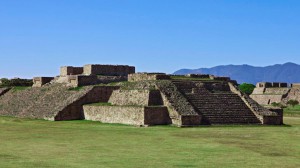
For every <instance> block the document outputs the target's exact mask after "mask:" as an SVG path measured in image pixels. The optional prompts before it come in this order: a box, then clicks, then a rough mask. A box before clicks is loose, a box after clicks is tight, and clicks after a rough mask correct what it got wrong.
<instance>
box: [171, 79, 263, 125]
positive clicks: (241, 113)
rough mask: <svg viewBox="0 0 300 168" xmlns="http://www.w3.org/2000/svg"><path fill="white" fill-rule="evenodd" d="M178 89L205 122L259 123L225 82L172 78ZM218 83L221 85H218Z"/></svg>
mask: <svg viewBox="0 0 300 168" xmlns="http://www.w3.org/2000/svg"><path fill="white" fill-rule="evenodd" d="M172 82H173V83H174V84H175V85H176V87H177V88H178V89H179V91H180V92H181V93H182V94H183V95H185V97H186V98H187V100H188V101H189V102H190V103H191V104H192V105H193V106H194V107H195V108H196V109H197V111H198V112H199V113H200V114H201V115H202V116H203V123H206V124H260V123H261V122H260V121H259V120H258V119H257V117H256V116H255V115H254V114H253V112H252V111H251V110H250V109H249V108H248V107H247V105H246V104H245V102H244V101H243V100H242V99H241V98H240V97H239V96H238V95H237V94H234V93H232V92H231V91H230V89H229V87H228V84H227V83H219V84H218V83H213V82H200V81H191V80H189V81H188V80H173V81H172ZM219 85H222V86H221V87H219ZM216 86H217V87H216Z"/></svg>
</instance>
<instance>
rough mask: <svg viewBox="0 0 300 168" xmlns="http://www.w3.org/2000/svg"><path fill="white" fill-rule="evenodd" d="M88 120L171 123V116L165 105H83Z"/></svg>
mask: <svg viewBox="0 0 300 168" xmlns="http://www.w3.org/2000/svg"><path fill="white" fill-rule="evenodd" d="M83 111H84V116H85V119H86V120H92V121H100V122H103V123H121V124H130V125H161V124H169V123H170V118H169V117H168V111H167V108H165V107H141V106H94V105H84V106H83Z"/></svg>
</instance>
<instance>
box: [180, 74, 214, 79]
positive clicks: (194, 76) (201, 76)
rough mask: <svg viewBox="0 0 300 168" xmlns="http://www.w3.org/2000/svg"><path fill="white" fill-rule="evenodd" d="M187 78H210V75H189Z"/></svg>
mask: <svg viewBox="0 0 300 168" xmlns="http://www.w3.org/2000/svg"><path fill="white" fill-rule="evenodd" d="M186 76H187V77H190V78H209V75H208V74H187V75H186Z"/></svg>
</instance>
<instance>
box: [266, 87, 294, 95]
mask: <svg viewBox="0 0 300 168" xmlns="http://www.w3.org/2000/svg"><path fill="white" fill-rule="evenodd" d="M289 90H290V88H265V90H264V93H263V94H273V95H285V94H287V93H288V92H289Z"/></svg>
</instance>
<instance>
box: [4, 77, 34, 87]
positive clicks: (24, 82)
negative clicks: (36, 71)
mask: <svg viewBox="0 0 300 168" xmlns="http://www.w3.org/2000/svg"><path fill="white" fill-rule="evenodd" d="M32 85H33V81H32V80H31V79H20V78H14V79H7V78H2V79H1V84H0V86H2V87H13V86H32Z"/></svg>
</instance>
